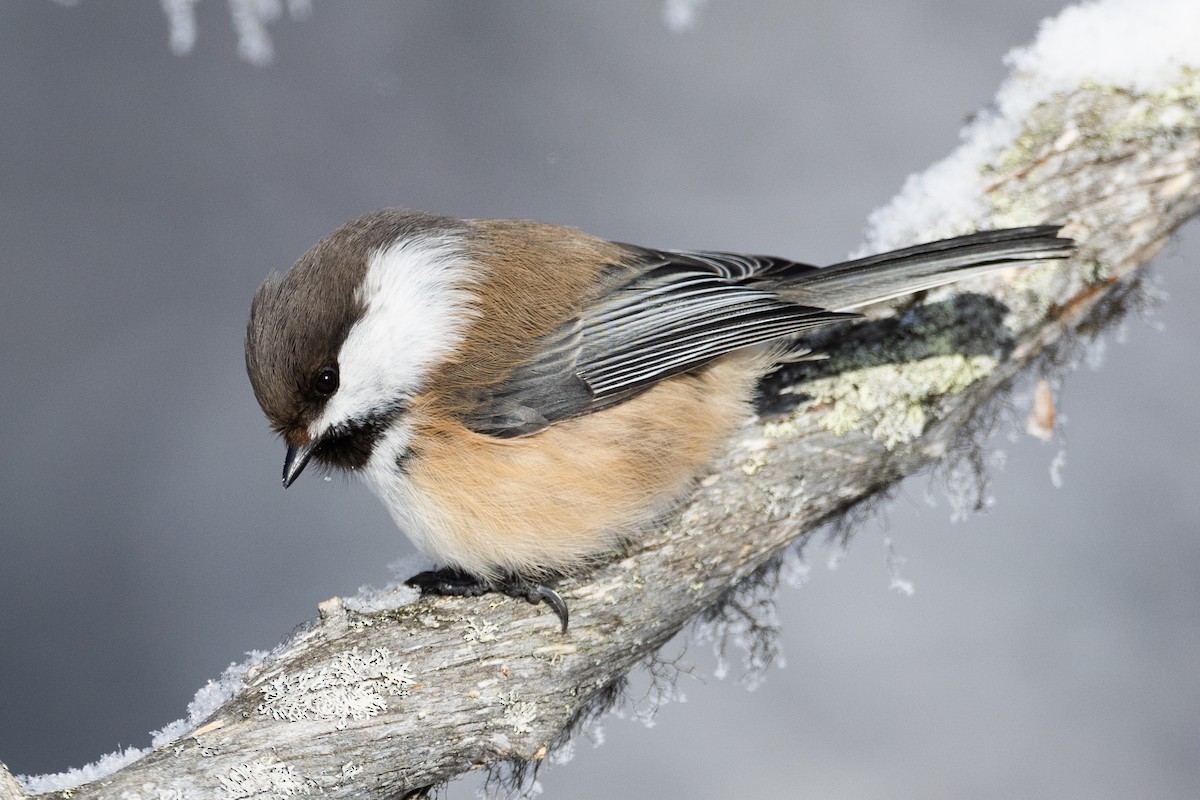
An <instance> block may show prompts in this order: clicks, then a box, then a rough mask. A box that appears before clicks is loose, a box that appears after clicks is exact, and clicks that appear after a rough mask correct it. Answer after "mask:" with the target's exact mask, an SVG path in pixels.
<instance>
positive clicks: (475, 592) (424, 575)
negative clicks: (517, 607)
mask: <svg viewBox="0 0 1200 800" xmlns="http://www.w3.org/2000/svg"><path fill="white" fill-rule="evenodd" d="M404 584H405V585H406V586H412V587H413V588H416V589H420V590H421V594H436V595H441V596H444V597H478V596H479V595H482V594H487V593H488V592H501V593H503V594H506V595H508V596H509V597H518V598H521V599H523V600H528V601H529V602H530V603H533V604H534V605H537V604H538V603H545V604H546V605H548V606H550V609H551V610H552V611H553V612H554V613H555V615H556V616H557V617H558V621H559V622H561V623H562V632H563V633H566V632H567V623H568V622H569V621H570V619H571V615H570V612H569V611H568V609H567V603H566V601H565V600H563V599H562V595H560V594H559V593H558V592H556V591H554V589H553V588H551V587H549V586H547V585H546V584H544V583H529V582H528V581H524V580H521V579H520V578H516V577H510V578H505V579H503V580H499V581H495V582H490V581H483V580H481V579H479V578H477V577H476V576H474V575H471V574H469V573H467V572H463V571H462V570H457V569H452V568H450V567H445V568H443V569H435V570H426V571H425V572H418V573H417V574H416V575H413V576H412V577H411V578H409V579H408V580H406V581H405V582H404Z"/></svg>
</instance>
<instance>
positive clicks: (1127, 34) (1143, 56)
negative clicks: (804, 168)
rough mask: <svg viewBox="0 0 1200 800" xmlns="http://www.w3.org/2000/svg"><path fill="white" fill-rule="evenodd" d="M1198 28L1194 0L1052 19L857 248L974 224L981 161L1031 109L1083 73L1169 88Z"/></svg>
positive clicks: (1102, 8)
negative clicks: (954, 145) (956, 142)
mask: <svg viewBox="0 0 1200 800" xmlns="http://www.w3.org/2000/svg"><path fill="white" fill-rule="evenodd" d="M1197 32H1200V3H1198V2H1196V0H1098V1H1097V2H1087V3H1081V4H1079V5H1075V6H1071V7H1068V8H1067V9H1065V10H1064V11H1063V12H1062V13H1060V14H1059V15H1058V16H1056V17H1052V18H1050V19H1048V20H1045V21H1044V22H1043V23H1042V25H1041V28H1040V30H1039V32H1038V35H1037V38H1036V39H1035V40H1034V41H1033V43H1032V44H1030V45H1027V46H1025V47H1019V48H1017V49H1015V50H1013V51H1011V52H1010V53H1009V54H1008V55H1007V56H1006V57H1005V61H1006V63H1007V64H1008V65H1009V66H1010V67H1012V70H1013V72H1012V74H1011V75H1010V76H1009V78H1008V79H1007V80H1006V81H1005V82H1004V83H1003V85H1001V87H1000V90H999V92H998V93H997V95H996V99H995V102H994V104H993V108H991V109H989V110H988V111H987V112H985V113H983V114H981V115H980V116H979V117H978V118H977V119H976V121H975V122H974V123H972V124H971V125H969V126H968V127H967V128H966V129H965V130H964V131H963V133H962V140H963V141H962V144H961V145H960V146H959V148H958V149H957V150H956V151H954V152H953V153H952V154H951V155H949V156H948V157H947V158H945V159H943V160H942V161H940V162H938V163H936V164H934V165H933V166H931V167H930V168H929V169H927V170H925V171H924V172H922V173H919V174H917V175H912V176H910V177H909V178H908V180H907V181H905V184H904V187H903V188H902V189H901V191H900V193H899V194H898V195H896V197H895V198H893V199H892V201H891V202H889V203H888V204H887V205H886V206H884V207H882V208H880V209H878V210H877V211H875V213H873V214H872V215H871V218H870V220H869V221H868V229H867V237H866V244H865V245H864V246H863V248H862V249H861V251H860V254H867V253H874V252H881V251H884V250H890V249H894V248H897V247H902V246H904V245H906V244H911V243H912V241H914V239H916V238H921V239H932V238H939V237H949V236H954V235H957V234H961V233H966V232H969V231H971V230H975V229H976V228H977V227H978V220H980V218H981V217H983V215H984V213H985V211H986V205H985V202H984V198H983V193H982V189H983V186H984V181H985V179H984V177H983V176H982V175H981V173H980V166H982V165H983V164H986V163H987V162H988V161H989V160H990V159H991V156H993V155H994V154H995V153H997V152H999V151H1000V150H1002V149H1003V148H1005V147H1007V146H1009V145H1010V144H1012V143H1013V142H1014V141H1015V139H1016V137H1017V135H1018V134H1019V133H1020V131H1021V126H1022V123H1023V121H1024V120H1025V119H1026V117H1027V116H1028V114H1029V112H1030V110H1032V109H1033V108H1034V107H1035V106H1036V105H1038V104H1039V103H1041V102H1044V101H1045V100H1048V99H1049V98H1051V97H1052V96H1053V95H1054V94H1055V93H1057V92H1063V91H1067V90H1069V89H1072V88H1074V87H1077V86H1079V85H1080V84H1081V83H1084V82H1092V83H1097V84H1104V85H1108V86H1113V87H1121V88H1125V89H1129V90H1132V91H1137V92H1150V91H1154V90H1159V89H1165V88H1167V87H1168V86H1170V85H1171V84H1172V83H1173V82H1177V81H1179V79H1180V77H1181V75H1180V72H1181V70H1182V69H1184V68H1185V67H1190V68H1193V69H1196V68H1200V35H1197Z"/></svg>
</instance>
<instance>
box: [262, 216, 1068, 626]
mask: <svg viewBox="0 0 1200 800" xmlns="http://www.w3.org/2000/svg"><path fill="white" fill-rule="evenodd" d="M1057 231H1058V228H1057V227H1033V228H1018V229H1012V230H1000V231H990V232H984V233H976V234H971V235H969V236H962V237H959V238H955V239H948V240H945V241H940V242H933V243H931V244H923V245H918V246H916V247H910V248H907V249H904V250H897V251H895V252H891V253H884V254H881V255H875V256H870V257H868V258H862V259H857V260H854V261H847V262H845V263H841V264H835V265H833V266H830V267H824V268H818V267H813V266H809V265H806V264H799V263H796V262H793V261H788V260H785V259H781V258H771V257H764V256H752V255H735V254H731V253H715V252H700V251H675V250H651V249H647V248H643V247H635V246H632V245H626V244H617V243H614V242H608V241H604V240H602V239H597V238H595V237H592V236H589V235H587V234H585V233H581V232H580V231H577V230H574V229H571V228H564V227H559V226H556V225H544V224H539V223H535V222H524V221H514V220H460V219H451V218H448V217H439V216H433V215H430V214H424V213H419V212H414V211H405V210H397V209H390V210H385V211H379V212H376V213H373V214H367V215H365V216H362V217H359V218H358V219H355V220H352V221H351V222H348V223H346V224H345V225H343V226H342V227H341V228H339V229H338V230H336V231H334V232H333V233H332V234H330V235H329V236H328V237H326V238H325V239H323V240H321V241H320V242H318V243H317V244H316V245H315V246H314V247H313V248H312V249H311V250H309V251H308V252H307V253H305V254H304V255H303V256H302V257H301V258H300V260H299V261H297V262H296V264H295V265H294V266H293V267H292V268H291V270H289V271H288V272H287V273H286V274H284V275H279V274H278V273H273V274H271V275H270V276H269V277H268V278H267V279H266V281H264V282H263V284H262V286H261V287H260V288H259V290H258V293H257V294H256V295H255V297H254V303H253V306H252V308H251V311H250V322H249V325H248V328H247V332H246V369H247V371H248V372H249V375H250V382H251V383H252V384H253V386H254V394H255V397H257V398H258V402H259V404H260V405H261V406H262V409H263V411H264V412H266V415H267V418H268V419H269V420H270V422H271V425H272V427H273V428H274V429H275V430H276V431H277V432H278V433H279V434H280V435H281V436H282V437H283V439H284V442H285V443H286V445H287V457H286V459H285V461H284V467H283V484H284V486H289V485H290V484H291V483H292V482H293V481H294V480H295V479H296V477H297V476H298V475H299V474H300V472H301V471H302V470H303V469H304V466H305V464H307V463H308V462H309V461H310V460H314V461H316V462H318V463H320V464H323V465H325V466H329V467H337V468H341V469H347V470H352V471H356V472H359V473H361V474H362V475H363V477H364V478H366V480H367V483H368V484H369V485H370V487H371V489H372V490H373V491H374V492H375V493H376V494H377V495H379V497H380V498H382V500H383V502H384V503H385V504H386V505H387V507H388V509H389V510H390V511H391V513H392V516H393V517H394V519H395V520H396V523H397V524H398V525H399V526H400V528H402V529H403V530H404V531H405V532H406V533H407V534H408V535H409V537H411V538H412V540H413V542H414V543H415V544H416V545H417V547H418V548H419V549H421V550H422V551H423V552H425V553H426V554H427V555H429V556H430V557H431V558H433V559H434V560H435V561H437V562H438V563H440V564H444V565H446V567H447V569H443V570H438V571H435V572H425V573H421V574H420V575H418V576H416V577H415V578H413V579H412V581H411V582H412V583H414V585H417V586H419V587H421V588H422V589H423V590H425V591H432V592H436V593H442V594H479V593H481V592H484V591H489V590H493V589H497V590H501V591H505V592H507V593H509V594H512V595H514V596H521V597H526V598H529V599H530V600H535V601H536V600H539V599H541V600H545V601H547V602H548V603H549V604H550V605H551V606H552V607H553V608H554V610H555V611H556V612H557V613H558V615H559V618H560V620H561V621H562V626H563V630H566V626H567V611H566V605H565V603H563V601H562V599H561V598H560V597H559V596H558V594H557V593H556V592H554V590H553V589H552V588H550V586H549V585H547V584H549V583H550V582H552V581H553V579H554V578H555V577H557V576H561V575H563V574H568V573H570V572H572V571H573V570H577V569H579V568H580V567H581V566H583V565H585V564H586V563H587V562H588V561H589V560H590V559H594V558H595V557H597V556H599V555H602V554H604V553H605V552H607V551H610V550H612V549H613V548H614V546H615V545H617V544H618V543H619V542H620V541H621V540H622V539H625V538H628V537H630V536H631V535H633V534H634V533H636V532H637V531H638V529H639V528H640V527H642V526H645V525H646V524H647V523H649V522H650V521H651V520H653V519H654V518H655V516H657V515H658V514H660V513H661V512H662V511H663V510H664V509H666V508H667V507H669V506H670V504H671V503H673V502H674V501H676V500H677V499H678V498H679V497H680V495H681V494H682V493H683V492H684V490H685V489H686V488H687V487H688V486H689V483H690V482H691V481H692V479H693V478H695V477H696V475H697V473H698V472H699V471H700V470H701V469H702V468H703V467H704V466H705V464H706V463H708V462H709V461H710V460H711V459H712V458H713V457H714V455H715V454H716V453H717V452H718V450H719V449H720V448H721V446H722V445H723V444H724V443H725V441H726V439H727V438H728V437H729V436H730V435H731V434H732V432H733V431H734V429H735V428H737V427H738V425H739V424H740V423H741V422H742V421H743V420H744V419H745V418H746V416H747V414H748V413H749V407H750V402H751V398H752V395H753V392H754V386H755V383H756V382H757V380H758V379H759V378H760V377H761V376H762V375H763V374H764V373H765V372H766V371H767V370H769V369H770V368H771V367H772V365H773V363H774V362H775V360H777V358H778V355H779V354H780V353H781V352H783V351H784V350H785V349H786V348H783V347H781V346H779V340H781V339H784V338H786V337H790V336H793V335H795V334H799V333H803V332H805V331H809V330H812V329H813V328H816V327H818V326H823V325H828V324H830V323H835V322H838V321H841V320H846V319H852V318H855V317H856V316H858V315H857V314H855V313H853V310H854V309H856V308H859V307H861V306H865V305H867V304H869V303H875V302H878V301H881V300H887V299H890V298H894V297H898V296H901V295H905V294H909V293H912V292H916V291H920V290H923V289H929V288H931V287H934V286H939V285H942V284H945V283H950V282H952V281H956V280H959V279H961V278H967V277H971V276H973V275H978V274H981V273H983V272H987V271H989V270H994V269H998V268H1001V267H1004V266H1007V265H1011V264H1013V263H1015V262H1022V261H1030V260H1037V259H1059V258H1066V257H1068V256H1069V255H1070V254H1071V252H1072V249H1073V243H1072V242H1071V240H1070V239H1064V238H1058V237H1057V236H1056V233H1057Z"/></svg>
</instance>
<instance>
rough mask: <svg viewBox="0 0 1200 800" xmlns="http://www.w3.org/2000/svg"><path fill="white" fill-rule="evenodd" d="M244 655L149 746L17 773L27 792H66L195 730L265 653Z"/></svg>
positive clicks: (235, 690) (156, 733) (154, 734)
mask: <svg viewBox="0 0 1200 800" xmlns="http://www.w3.org/2000/svg"><path fill="white" fill-rule="evenodd" d="M246 655H247V658H246V660H245V661H243V662H242V663H240V664H230V665H229V666H228V667H226V668H225V671H224V672H222V673H221V677H219V678H217V679H216V680H215V681H214V680H210V681H209V682H208V683H206V684H204V686H202V687H201V688H200V690H199V691H197V692H196V694H195V696H194V697H193V698H192V702H190V703H188V707H187V717H185V718H183V719H177V720H175V721H174V722H170V723H168V724H167V725H164V726H163V727H162V728H160V729H159V730H157V731H151V732H150V736H151V740H150V747H125V748H121V749H119V750H117V751H116V752H115V753H108V754H107V755H103V756H101V757H100V758H98V759H96V760H95V761H93V762H91V763H90V764H85V765H84V766H82V767H78V768H75V769H69V770H66V771H65V772H53V773H50V774H48V775H18V776H17V782H18V783H20V784H21V785H22V786H23V787H24V788H25V791H27V792H28V793H29V794H44V793H48V792H66V791H68V790H70V789H74V788H75V787H76V786H82V785H83V784H85V783H90V782H92V781H96V780H100V779H101V778H105V777H108V776H109V775H111V774H113V773H114V772H116V771H117V770H119V769H121V768H122V767H124V766H126V765H127V764H132V763H133V762H134V761H137V760H138V759H139V758H141V757H142V756H144V755H147V754H149V753H150V752H151V751H152V750H154V749H155V748H157V747H161V746H163V745H164V744H167V743H169V742H173V741H175V740H176V739H178V738H179V737H180V736H183V735H184V734H186V733H188V732H189V731H193V730H195V729H196V728H197V727H199V726H200V723H202V722H204V720H206V719H208V717H209V716H211V715H212V713H213V712H214V711H216V710H217V709H218V708H220V707H221V706H222V705H224V703H225V701H227V700H229V699H230V698H232V697H233V696H234V695H235V694H237V693H238V691H239V690H240V689H241V688H242V686H243V685H244V678H245V676H246V673H247V672H249V671H250V669H252V668H253V667H255V666H257V665H258V664H260V663H262V661H263V659H264V658H266V657H267V653H265V652H263V651H261V650H253V651H251V652H249V653H247V654H246Z"/></svg>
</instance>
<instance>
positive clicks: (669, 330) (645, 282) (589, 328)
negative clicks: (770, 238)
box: [468, 247, 856, 437]
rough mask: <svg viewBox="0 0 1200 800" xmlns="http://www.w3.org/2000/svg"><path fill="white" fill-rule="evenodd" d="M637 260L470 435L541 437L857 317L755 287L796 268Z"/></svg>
mask: <svg viewBox="0 0 1200 800" xmlns="http://www.w3.org/2000/svg"><path fill="white" fill-rule="evenodd" d="M629 250H630V251H631V253H632V254H633V255H634V258H635V261H634V269H633V270H632V274H631V277H629V278H628V279H627V280H625V281H623V282H622V283H620V284H618V285H615V286H608V287H606V288H605V289H604V290H603V292H602V293H601V295H600V296H599V297H596V298H595V299H594V300H593V301H592V302H591V303H590V304H589V305H588V307H587V309H585V311H584V312H583V313H582V314H581V315H579V316H578V317H576V318H573V319H570V320H567V321H566V322H565V323H564V324H563V325H562V326H560V327H559V329H558V330H556V331H555V332H554V333H552V334H550V335H549V336H547V337H546V338H545V339H543V340H542V341H541V342H539V344H538V347H537V350H536V353H535V355H534V356H533V358H531V359H529V360H528V361H527V362H526V363H525V364H524V365H523V366H521V367H520V368H518V369H517V370H515V371H514V372H513V373H512V374H511V375H510V376H509V377H508V378H507V379H506V380H505V381H504V382H503V383H502V384H501V385H500V386H497V387H495V388H494V389H493V390H492V391H491V392H488V393H487V394H486V395H484V396H482V397H480V398H479V402H478V404H477V406H476V409H475V411H474V412H473V414H472V417H471V419H469V420H468V425H470V426H471V427H472V428H473V429H475V430H477V431H479V432H481V433H487V434H490V435H493V436H500V437H513V436H524V435H528V434H530V433H536V432H537V431H539V430H541V429H542V428H544V427H546V426H547V425H550V424H552V423H554V422H557V421H559V420H563V419H569V418H571V417H576V416H580V415H583V414H588V413H591V412H593V411H597V410H599V409H601V408H605V407H607V406H610V405H612V404H614V403H619V402H622V401H623V400H626V399H629V398H630V397H633V396H636V395H637V394H639V393H640V392H642V391H644V390H645V389H648V388H649V387H651V386H653V385H654V384H655V383H657V382H658V381H661V380H663V379H665V378H668V377H670V376H672V375H678V374H680V373H682V372H687V371H689V370H692V369H695V368H697V367H699V366H702V365H704V364H706V363H708V362H709V361H712V360H713V359H715V358H718V357H720V356H722V355H724V354H726V353H729V352H732V351H734V350H739V349H742V348H745V347H750V346H753V345H758V344H762V343H765V342H769V341H771V340H773V339H778V338H780V337H783V336H788V335H791V334H794V333H798V332H800V331H804V330H807V329H809V328H812V327H816V326H818V325H824V324H826V323H829V322H833V321H836V320H840V319H846V318H848V317H854V316H856V315H854V314H845V313H835V312H831V311H826V310H824V309H820V308H812V307H808V306H801V305H797V304H795V303H791V302H788V301H787V300H784V299H782V298H781V297H779V296H777V295H775V294H773V293H771V292H770V291H767V290H765V289H764V288H760V287H758V286H755V285H754V283H753V282H749V283H748V282H747V281H752V279H754V278H755V277H757V276H760V275H765V274H769V273H771V272H774V271H776V270H778V269H779V268H780V267H781V265H786V266H789V267H791V268H794V269H803V266H802V265H797V264H794V263H793V262H785V261H783V260H781V259H771V258H766V257H761V256H747V255H739V254H732V253H714V252H702V251H686V252H685V251H678V252H675V251H660V250H646V249H643V248H635V247H629ZM813 269H815V268H813Z"/></svg>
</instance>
